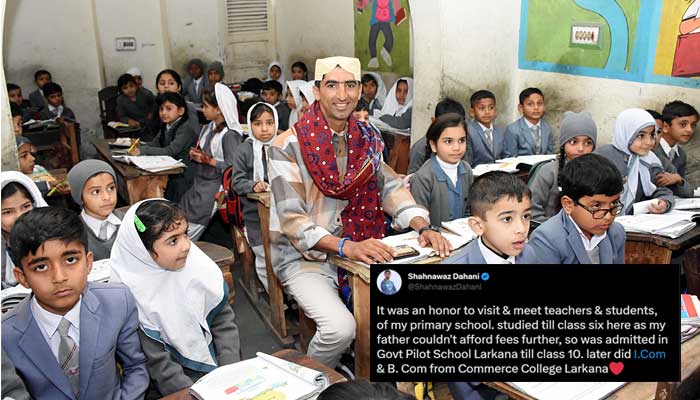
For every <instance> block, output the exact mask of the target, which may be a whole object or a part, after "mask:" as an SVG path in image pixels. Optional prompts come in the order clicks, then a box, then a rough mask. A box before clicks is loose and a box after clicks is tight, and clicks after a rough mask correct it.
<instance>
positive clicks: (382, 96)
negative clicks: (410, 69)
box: [366, 72, 413, 104]
mask: <svg viewBox="0 0 700 400" xmlns="http://www.w3.org/2000/svg"><path fill="white" fill-rule="evenodd" d="M366 74H369V75H372V76H373V77H374V79H375V80H376V81H377V94H375V95H374V97H375V98H376V99H377V100H379V102H380V103H381V104H384V100H386V85H385V84H384V80H383V79H382V77H381V75H379V74H378V73H376V72H366ZM404 79H406V78H404ZM411 83H412V82H411ZM410 88H411V85H410V84H409V90H411V89H410ZM394 93H396V90H394ZM410 93H413V92H412V91H411V92H410ZM394 97H396V96H395V95H394ZM411 98H413V97H411Z"/></svg>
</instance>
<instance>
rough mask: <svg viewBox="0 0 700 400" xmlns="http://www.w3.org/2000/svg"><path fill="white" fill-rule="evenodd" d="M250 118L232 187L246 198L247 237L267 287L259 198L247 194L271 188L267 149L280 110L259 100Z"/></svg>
mask: <svg viewBox="0 0 700 400" xmlns="http://www.w3.org/2000/svg"><path fill="white" fill-rule="evenodd" d="M247 121H248V126H249V127H250V132H251V134H250V136H249V137H248V139H247V140H246V141H245V142H244V143H243V144H242V145H241V146H240V147H239V148H238V153H237V154H236V157H235V159H234V162H233V177H232V181H231V186H232V188H231V189H232V190H233V191H234V192H236V194H238V195H239V196H240V199H241V201H242V202H243V222H244V225H245V230H244V232H245V236H246V240H247V241H248V244H249V245H250V247H251V249H253V253H254V254H255V271H256V272H257V273H258V278H259V279H260V282H262V284H263V286H264V287H265V290H266V291H267V290H268V285H267V269H266V267H265V249H264V248H263V240H262V231H261V230H260V218H259V217H258V206H257V201H253V200H250V199H248V198H247V197H246V195H247V194H248V193H260V192H267V191H269V190H270V185H269V179H268V177H267V149H268V148H269V146H270V143H272V140H273V139H274V138H275V136H276V135H277V111H276V110H275V108H274V107H270V105H269V104H267V103H262V102H260V103H257V104H255V105H254V106H253V107H251V108H250V110H248V117H247Z"/></svg>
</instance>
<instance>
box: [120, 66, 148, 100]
mask: <svg viewBox="0 0 700 400" xmlns="http://www.w3.org/2000/svg"><path fill="white" fill-rule="evenodd" d="M126 73H127V74H129V75H131V76H133V77H134V83H136V91H137V92H139V93H142V94H143V95H145V96H148V95H150V96H151V97H154V98H155V96H154V95H153V92H151V91H150V90H148V89H146V88H145V87H144V86H143V74H142V73H141V69H139V68H137V67H131V68H129V69H128V70H127V71H126Z"/></svg>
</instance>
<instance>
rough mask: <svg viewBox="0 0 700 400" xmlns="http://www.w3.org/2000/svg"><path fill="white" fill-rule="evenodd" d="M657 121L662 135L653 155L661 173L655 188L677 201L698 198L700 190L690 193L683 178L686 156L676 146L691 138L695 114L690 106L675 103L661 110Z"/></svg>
mask: <svg viewBox="0 0 700 400" xmlns="http://www.w3.org/2000/svg"><path fill="white" fill-rule="evenodd" d="M661 118H662V119H663V127H662V128H661V132H662V133H661V135H660V136H661V138H660V139H659V145H658V146H656V147H655V148H654V154H656V156H657V157H658V158H659V160H661V164H662V165H663V166H664V170H665V172H662V173H660V174H658V175H656V184H657V185H660V186H666V187H668V188H669V189H671V190H672V191H673V194H674V195H676V196H678V197H693V196H694V195H695V196H699V197H700V189H695V190H693V187H692V186H691V185H690V184H689V183H688V181H687V180H686V178H685V176H686V170H685V165H686V163H687V161H688V155H687V154H686V152H685V150H683V148H682V147H681V146H679V145H678V144H686V143H688V141H690V139H691V138H692V137H693V132H695V128H696V127H697V124H698V112H697V110H696V109H695V107H693V106H691V105H690V104H687V103H684V102H682V101H678V100H676V101H672V102H670V103H668V104H666V105H665V106H664V110H663V114H662V116H661ZM694 192H697V194H695V193H694Z"/></svg>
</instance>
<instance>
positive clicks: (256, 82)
mask: <svg viewBox="0 0 700 400" xmlns="http://www.w3.org/2000/svg"><path fill="white" fill-rule="evenodd" d="M262 85H263V81H261V80H260V79H258V78H250V79H248V80H247V81H245V82H243V85H241V91H244V92H251V93H255V95H259V94H260V90H262Z"/></svg>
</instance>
